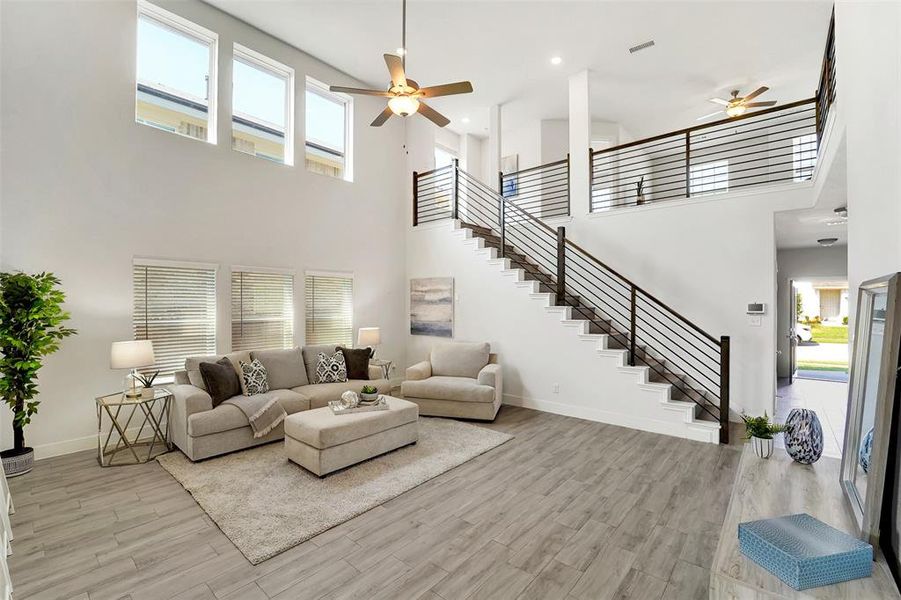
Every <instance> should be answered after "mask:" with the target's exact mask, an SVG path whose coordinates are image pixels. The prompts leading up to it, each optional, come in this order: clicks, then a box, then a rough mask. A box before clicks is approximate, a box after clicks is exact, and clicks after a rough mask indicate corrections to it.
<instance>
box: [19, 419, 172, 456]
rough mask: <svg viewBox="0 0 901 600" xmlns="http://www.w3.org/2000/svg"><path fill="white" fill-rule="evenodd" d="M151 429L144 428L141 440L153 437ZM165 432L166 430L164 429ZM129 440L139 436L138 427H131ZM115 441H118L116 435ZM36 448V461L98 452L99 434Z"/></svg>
mask: <svg viewBox="0 0 901 600" xmlns="http://www.w3.org/2000/svg"><path fill="white" fill-rule="evenodd" d="M161 425H162V427H165V426H166V422H165V421H163V423H162V424H161ZM106 431H107V430H104V433H103V436H104V440H105V439H106ZM149 431H150V429H148V428H147V427H145V428H144V431H143V433H142V435H141V438H142V439H143V438H145V437H148V436H149V435H152V434H150V433H148V432H149ZM164 431H165V429H164ZM127 434H128V436H129V438H133V437H134V436H135V435H137V434H138V428H137V427H130V428H129V429H128V432H127ZM112 439H113V440H115V439H116V436H115V435H114V436H113V438H112ZM32 448H34V459H35V460H41V459H42V458H52V457H54V456H62V455H64V454H72V453H73V452H83V451H84V450H93V451H94V452H97V434H93V435H86V436H84V437H78V438H73V439H71V440H62V441H59V442H50V443H49V444H35V445H34V446H32Z"/></svg>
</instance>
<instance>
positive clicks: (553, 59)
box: [551, 56, 563, 65]
mask: <svg viewBox="0 0 901 600" xmlns="http://www.w3.org/2000/svg"><path fill="white" fill-rule="evenodd" d="M562 63H563V59H562V58H560V57H559V56H552V57H551V64H552V65H559V64H562Z"/></svg>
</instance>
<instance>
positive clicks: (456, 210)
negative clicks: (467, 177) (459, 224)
mask: <svg viewBox="0 0 901 600" xmlns="http://www.w3.org/2000/svg"><path fill="white" fill-rule="evenodd" d="M459 166H460V159H458V158H454V159H452V160H451V177H453V182H454V187H453V189H452V190H451V194H452V198H451V199H452V201H453V203H454V207H453V212H452V213H451V218H452V219H457V218H458V216H459V214H460V207H459V200H460V174H459V173H458V172H457V169H459Z"/></svg>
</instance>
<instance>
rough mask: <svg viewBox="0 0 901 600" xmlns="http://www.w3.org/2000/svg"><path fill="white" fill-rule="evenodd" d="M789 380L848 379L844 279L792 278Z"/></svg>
mask: <svg viewBox="0 0 901 600" xmlns="http://www.w3.org/2000/svg"><path fill="white" fill-rule="evenodd" d="M791 286H792V287H791V293H792V305H791V306H790V307H789V310H788V311H787V312H788V313H789V314H791V316H792V318H793V321H792V325H791V329H792V331H793V333H794V338H793V339H792V340H791V355H790V359H791V369H790V375H789V377H790V378H791V380H792V382H793V380H794V379H795V378H799V379H816V380H824V381H842V382H847V381H848V362H849V361H848V359H849V349H848V308H849V305H848V282H847V281H846V280H800V281H799V280H792V282H791Z"/></svg>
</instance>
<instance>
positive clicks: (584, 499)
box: [10, 407, 739, 600]
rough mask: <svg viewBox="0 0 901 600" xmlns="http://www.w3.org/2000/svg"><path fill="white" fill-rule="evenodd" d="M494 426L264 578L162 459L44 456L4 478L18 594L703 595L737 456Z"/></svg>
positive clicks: (516, 422)
mask: <svg viewBox="0 0 901 600" xmlns="http://www.w3.org/2000/svg"><path fill="white" fill-rule="evenodd" d="M485 426H487V427H491V428H494V429H498V430H502V431H506V432H509V433H511V434H513V435H515V436H516V438H515V439H514V440H512V441H511V442H509V443H507V444H504V445H503V446H501V447H499V448H496V449H494V450H492V451H490V452H488V453H487V454H484V455H482V456H480V457H478V458H476V459H474V460H472V461H470V462H468V463H466V464H464V465H461V466H460V467H458V468H456V469H453V470H452V471H449V472H448V473H445V474H443V475H441V476H439V477H436V478H435V479H432V480H431V481H428V482H427V483H425V484H423V485H421V486H419V487H417V488H415V489H413V490H411V491H410V492H407V493H406V494H403V495H401V496H399V497H397V498H395V499H393V500H391V501H389V502H387V503H385V504H384V505H382V506H379V507H377V508H374V509H372V510H370V511H369V512H367V513H365V514H363V515H361V516H359V517H357V518H355V519H352V520H350V521H347V522H346V523H343V524H342V525H339V526H338V527H335V528H333V529H331V530H329V531H327V532H325V533H323V534H321V535H319V536H317V537H316V538H314V539H312V540H310V541H308V542H305V543H303V544H301V545H299V546H296V547H294V548H292V549H291V550H288V551H287V552H284V553H282V554H280V555H278V556H276V557H274V558H272V559H270V560H268V561H266V562H264V563H262V564H260V565H257V566H253V565H251V564H250V563H249V562H247V560H246V559H245V558H244V557H243V556H242V555H241V553H240V552H238V550H237V549H236V548H235V547H234V546H233V545H232V544H231V542H229V540H228V538H226V537H225V535H224V534H223V533H222V532H220V531H219V529H218V528H217V527H216V525H215V524H214V523H213V522H212V521H211V520H210V519H209V517H207V516H206V514H205V513H204V512H203V510H201V509H200V507H199V506H198V505H197V504H196V503H195V502H194V500H193V499H192V498H191V496H190V494H188V493H187V492H186V491H185V490H184V489H183V488H182V487H181V486H180V485H179V484H178V483H177V482H176V481H175V480H174V479H173V478H172V477H171V476H169V474H168V473H166V472H165V471H163V469H162V468H161V467H160V466H159V465H157V464H156V463H152V464H147V465H138V466H133V467H118V468H108V469H101V468H100V467H98V466H97V463H96V461H95V458H94V455H93V454H92V453H90V452H81V453H78V454H72V455H68V456H64V457H59V458H53V459H48V460H45V461H40V462H38V463H37V465H36V467H35V469H34V471H33V472H32V473H30V474H28V475H25V476H22V477H19V478H16V479H13V480H11V481H10V483H11V488H12V494H13V498H14V500H15V504H16V513H15V515H13V530H14V533H15V541H14V544H13V552H14V553H13V555H12V556H11V557H10V558H11V560H10V566H11V569H12V578H13V582H14V584H15V598H16V599H17V600H25V599H44V598H77V599H80V600H101V599H110V600H115V599H121V598H127V599H130V600H145V599H146V600H163V599H166V598H178V599H180V600H188V599H230V600H231V599H241V600H265V599H268V598H278V599H279V600H282V599H314V598H328V599H330V600H333V599H339V598H340V599H345V598H366V599H367V600H369V599H373V600H375V599H385V600H394V599H414V598H422V599H429V600H457V599H463V598H492V599H495V598H496V599H505V598H510V599H514V598H568V599H578V600H589V599H590V600H597V599H602V598H640V599H653V598H667V599H679V600H685V599H689V598H706V597H707V588H708V582H709V568H710V565H711V561H712V556H713V552H714V550H715V548H716V544H717V540H718V537H719V532H720V527H721V525H722V522H723V518H724V515H725V511H726V505H727V503H728V500H729V495H730V491H731V487H732V483H733V479H734V476H735V470H736V467H737V464H738V458H739V452H738V451H737V449H736V448H735V447H734V446H717V445H713V444H702V443H698V442H690V441H687V440H680V439H677V438H672V437H666V436H662V435H656V434H651V433H645V432H640V431H635V430H631V429H624V428H621V427H614V426H611V425H603V424H600V423H594V422H590V421H582V420H579V419H573V418H569V417H563V416H559V415H552V414H547V413H541V412H536V411H531V410H526V409H521V408H514V407H503V408H502V409H501V412H500V414H499V415H498V418H497V421H496V422H495V423H492V424H488V425H485ZM272 501H273V502H278V498H273V499H272Z"/></svg>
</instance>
